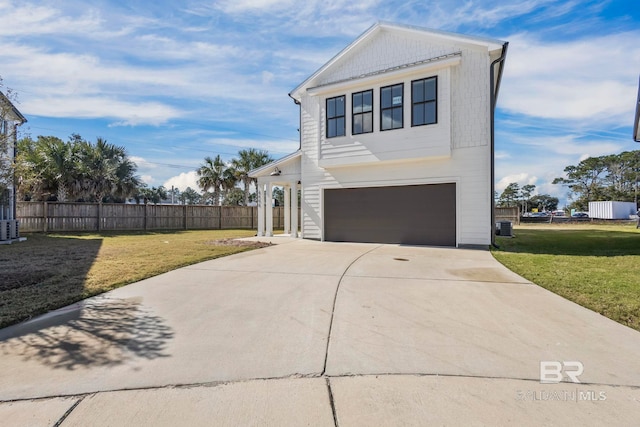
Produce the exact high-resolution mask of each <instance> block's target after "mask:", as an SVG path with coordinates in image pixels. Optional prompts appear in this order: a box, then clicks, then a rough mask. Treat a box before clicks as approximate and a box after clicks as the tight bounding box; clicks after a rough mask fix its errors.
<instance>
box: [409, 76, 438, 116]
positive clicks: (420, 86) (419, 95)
mask: <svg viewBox="0 0 640 427" xmlns="http://www.w3.org/2000/svg"><path fill="white" fill-rule="evenodd" d="M437 98H438V78H437V77H429V78H426V79H420V80H414V81H412V82H411V105H412V108H411V126H423V125H432V124H435V123H437V122H438V105H437V104H438V103H437Z"/></svg>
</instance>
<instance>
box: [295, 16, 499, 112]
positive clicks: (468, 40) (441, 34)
mask: <svg viewBox="0 0 640 427" xmlns="http://www.w3.org/2000/svg"><path fill="white" fill-rule="evenodd" d="M385 29H387V30H389V29H391V30H394V29H395V30H400V31H406V32H408V33H412V34H417V35H420V36H423V37H424V36H429V35H431V36H434V37H438V38H441V39H445V40H451V41H453V42H457V43H465V44H468V45H472V46H476V47H482V48H484V49H487V50H488V51H489V52H493V51H496V50H500V49H502V46H503V45H504V42H503V41H501V40H496V39H490V38H484V37H476V36H466V35H463V34H457V33H450V32H446V31H440V30H432V29H428V28H421V27H415V26H410V25H401V24H394V23H390V22H385V21H379V22H377V23H375V24H374V25H372V26H371V27H369V28H368V29H367V30H366V31H365V32H364V33H362V34H361V35H360V36H359V37H358V38H357V39H356V40H354V41H353V42H352V43H350V44H349V45H348V46H347V47H345V48H344V49H342V50H341V51H340V52H338V54H337V55H335V56H334V57H333V58H331V59H330V60H329V61H328V62H327V63H326V64H324V65H323V66H322V67H320V68H319V69H318V70H317V71H316V72H315V73H313V74H312V75H311V76H310V77H308V78H307V79H306V80H305V81H303V82H302V83H301V84H299V85H298V86H297V87H296V88H295V89H293V90H292V91H291V92H290V93H289V96H290V97H292V98H293V99H294V100H297V101H300V99H301V94H302V92H303V90H304V89H305V88H306V86H308V85H309V83H310V82H312V81H313V80H314V79H315V78H317V77H318V76H319V75H320V74H322V73H324V72H325V71H326V70H327V69H328V68H330V67H331V66H332V65H333V64H335V63H336V62H338V61H339V60H340V59H341V58H342V57H344V56H345V55H346V54H348V53H349V52H350V51H352V50H353V49H355V48H356V47H357V46H359V45H360V44H361V43H362V42H363V41H364V40H366V39H368V38H369V36H370V35H372V34H375V33H377V32H379V31H382V30H385Z"/></svg>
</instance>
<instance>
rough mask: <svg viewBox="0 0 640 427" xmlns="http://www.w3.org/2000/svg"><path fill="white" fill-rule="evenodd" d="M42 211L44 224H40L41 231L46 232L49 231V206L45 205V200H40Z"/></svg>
mask: <svg viewBox="0 0 640 427" xmlns="http://www.w3.org/2000/svg"><path fill="white" fill-rule="evenodd" d="M42 206H43V207H42V212H43V219H44V224H42V232H43V233H46V232H47V231H49V207H48V206H47V202H42Z"/></svg>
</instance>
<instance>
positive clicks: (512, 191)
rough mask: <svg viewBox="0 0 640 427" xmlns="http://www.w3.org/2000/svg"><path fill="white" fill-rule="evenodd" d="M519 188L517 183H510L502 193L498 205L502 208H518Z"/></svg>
mask: <svg viewBox="0 0 640 427" xmlns="http://www.w3.org/2000/svg"><path fill="white" fill-rule="evenodd" d="M519 194H520V186H519V185H518V183H517V182H512V183H510V184H509V185H507V187H506V188H505V189H504V191H502V194H500V199H499V200H498V204H499V205H500V206H502V207H506V208H512V207H515V206H518V199H519Z"/></svg>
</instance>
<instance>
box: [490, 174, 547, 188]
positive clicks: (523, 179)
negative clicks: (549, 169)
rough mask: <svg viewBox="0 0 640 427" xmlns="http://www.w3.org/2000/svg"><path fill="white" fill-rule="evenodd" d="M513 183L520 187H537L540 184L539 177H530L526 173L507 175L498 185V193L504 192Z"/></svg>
mask: <svg viewBox="0 0 640 427" xmlns="http://www.w3.org/2000/svg"><path fill="white" fill-rule="evenodd" d="M512 182H515V183H517V184H518V185H519V186H520V187H522V186H524V185H536V183H537V182H538V177H537V176H532V175H529V174H528V173H526V172H522V173H518V174H515V175H507V176H504V177H502V179H500V181H498V182H497V183H496V191H498V192H502V191H503V190H504V189H505V188H506V187H507V186H508V185H509V184H511V183H512Z"/></svg>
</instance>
